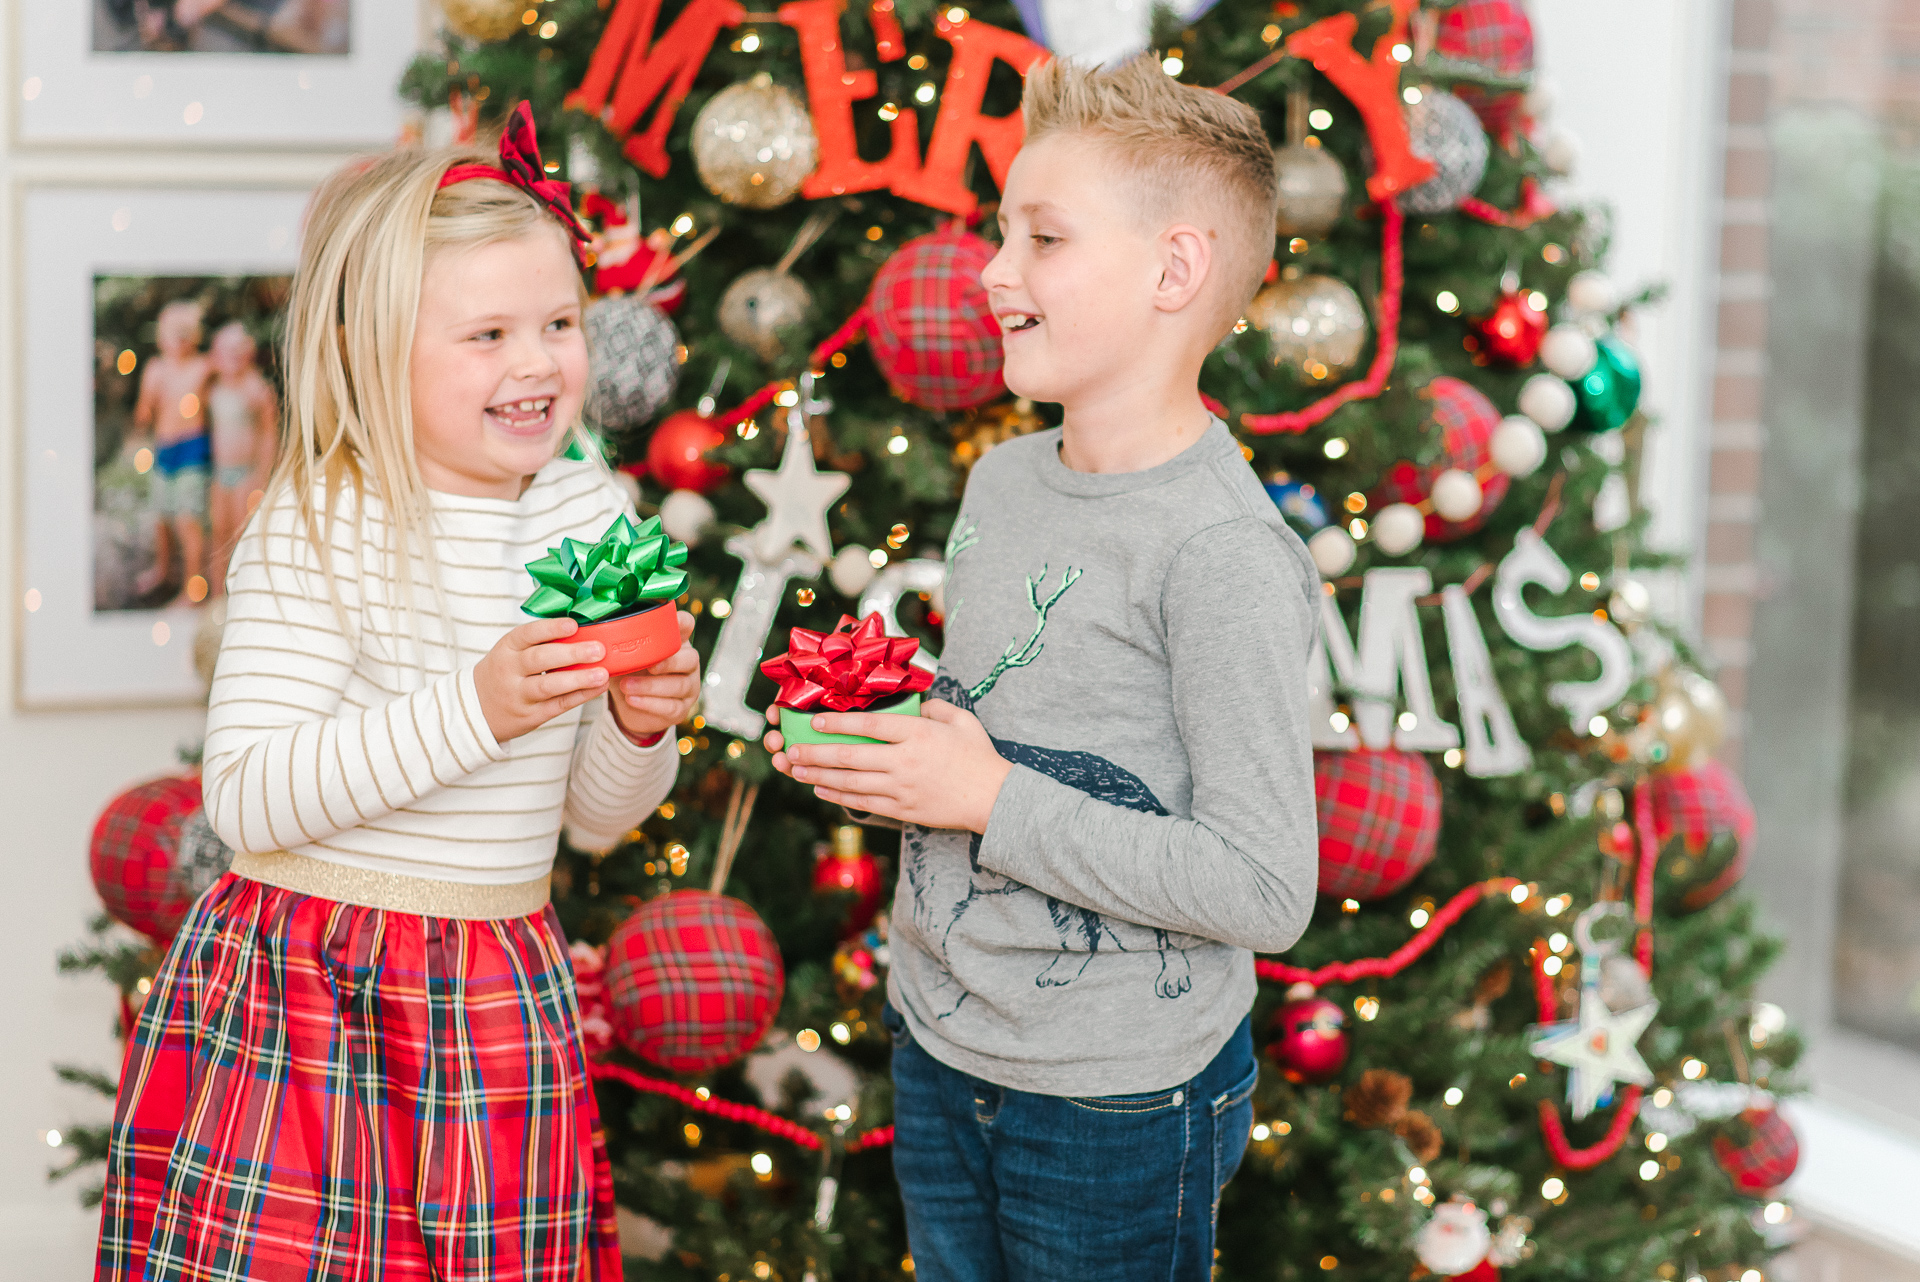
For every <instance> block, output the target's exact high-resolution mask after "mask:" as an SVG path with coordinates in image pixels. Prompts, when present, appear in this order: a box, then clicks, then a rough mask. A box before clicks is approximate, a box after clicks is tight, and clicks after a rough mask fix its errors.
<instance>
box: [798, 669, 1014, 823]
mask: <svg viewBox="0 0 1920 1282" xmlns="http://www.w3.org/2000/svg"><path fill="white" fill-rule="evenodd" d="M767 716H768V720H778V717H779V713H778V710H777V709H772V708H770V709H768V711H767ZM813 725H814V729H816V730H821V731H825V732H826V733H828V734H857V735H865V736H866V737H867V738H869V739H881V740H885V742H884V743H878V744H865V743H797V744H794V745H793V746H792V747H786V745H785V740H784V739H783V738H782V736H781V734H780V732H779V731H778V730H773V731H769V732H768V733H767V736H766V739H765V743H766V746H767V750H768V751H769V752H771V753H773V765H774V769H776V770H778V771H780V772H781V773H782V774H785V775H791V776H792V777H793V778H795V779H797V780H799V781H800V782H801V783H806V784H812V785H813V791H814V794H815V795H816V796H818V797H819V798H820V800H822V801H827V802H832V803H833V804H835V805H841V806H845V807H847V809H849V810H865V811H869V812H871V813H873V814H876V815H885V816H886V817H888V818H889V819H899V820H902V821H904V822H906V823H911V824H918V825H919V826H920V827H922V828H962V829H965V830H967V831H969V832H979V833H984V832H985V831H986V830H987V819H988V818H989V817H990V816H991V815H992V814H993V803H994V801H995V800H996V799H997V798H998V797H999V796H1000V785H1001V784H1002V783H1003V782H1004V781H1005V780H1006V777H1007V774H1008V772H1009V771H1011V770H1012V769H1013V765H1012V763H1010V762H1009V761H1007V759H1006V758H1005V757H1002V756H1001V755H1000V754H999V753H998V752H996V751H994V747H993V740H992V739H991V738H989V737H988V736H987V729H986V727H985V726H983V725H981V724H980V719H979V718H978V717H976V716H974V715H973V714H972V713H971V712H962V711H961V710H960V709H959V708H956V707H954V706H953V705H952V704H951V703H948V702H947V701H946V700H944V699H928V700H927V701H926V702H924V703H922V704H921V705H920V715H919V716H917V717H903V716H900V715H898V714H897V713H873V712H820V713H815V714H814V718H813Z"/></svg>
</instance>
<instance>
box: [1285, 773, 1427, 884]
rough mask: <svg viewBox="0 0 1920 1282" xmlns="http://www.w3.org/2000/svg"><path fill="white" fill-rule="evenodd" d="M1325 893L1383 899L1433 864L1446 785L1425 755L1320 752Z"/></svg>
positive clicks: (1316, 784)
mask: <svg viewBox="0 0 1920 1282" xmlns="http://www.w3.org/2000/svg"><path fill="white" fill-rule="evenodd" d="M1313 792H1314V796H1315V798H1317V800H1318V810H1319V815H1320V893H1321V894H1323V895H1335V896H1338V897H1339V898H1342V899H1380V898H1382V897H1384V896H1387V895H1391V894H1392V893H1393V892H1394V891H1396V890H1399V889H1400V888H1401V887H1403V886H1405V885H1406V884H1407V883H1408V882H1410V881H1412V880H1413V879H1414V878H1415V877H1417V876H1419V874H1420V870H1421V869H1422V868H1425V867H1426V866H1427V865H1428V864H1429V863H1432V862H1433V852H1434V847H1435V846H1436V845H1437V844H1438V842H1439V840H1440V783H1439V781H1438V780H1436V779H1435V778H1434V777H1433V767H1432V766H1430V765H1428V764H1427V759H1426V758H1425V757H1423V756H1421V755H1420V754H1419V753H1417V752H1394V751H1387V752H1316V753H1314V754H1313Z"/></svg>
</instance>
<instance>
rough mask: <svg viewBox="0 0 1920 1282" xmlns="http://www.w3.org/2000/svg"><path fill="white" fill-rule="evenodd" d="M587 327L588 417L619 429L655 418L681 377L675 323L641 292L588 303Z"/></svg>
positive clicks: (623, 429)
mask: <svg viewBox="0 0 1920 1282" xmlns="http://www.w3.org/2000/svg"><path fill="white" fill-rule="evenodd" d="M586 327H587V350H588V351H589V352H591V353H592V356H593V365H592V369H593V377H592V378H591V379H589V380H588V383H587V417H588V418H589V419H590V420H591V421H593V422H595V423H598V424H599V425H600V426H601V427H604V428H608V429H610V430H612V431H616V432H619V431H627V430H630V429H632V428H636V427H640V426H642V425H643V424H646V423H648V422H650V421H652V419H653V416H654V415H655V414H658V413H659V412H660V409H661V407H662V406H664V405H665V404H666V403H667V401H668V400H669V399H671V398H672V396H673V389H674V388H675V387H676V386H678V385H679V382H680V363H679V362H678V361H677V360H675V359H674V348H676V347H678V346H679V344H680V335H679V334H678V333H677V332H675V330H674V328H673V322H672V321H670V320H668V319H667V317H666V314H665V313H664V312H662V311H661V310H660V309H659V308H658V307H655V306H653V305H652V304H651V303H649V302H647V301H646V299H644V298H642V297H641V296H640V295H638V294H622V295H620V296H619V297H617V298H603V299H601V300H600V301H599V302H597V303H595V304H593V306H591V307H589V308H587V315H586Z"/></svg>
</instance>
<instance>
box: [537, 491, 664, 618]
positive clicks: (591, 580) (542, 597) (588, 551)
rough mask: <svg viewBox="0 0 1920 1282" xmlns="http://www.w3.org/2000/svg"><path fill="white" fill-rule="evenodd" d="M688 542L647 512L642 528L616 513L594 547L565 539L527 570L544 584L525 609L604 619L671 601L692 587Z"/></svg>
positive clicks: (555, 615)
mask: <svg viewBox="0 0 1920 1282" xmlns="http://www.w3.org/2000/svg"><path fill="white" fill-rule="evenodd" d="M686 563H687V545H686V544H684V543H677V542H675V541H674V540H672V539H670V538H668V537H667V535H666V532H665V531H663V530H662V529H661V528H660V518H659V517H657V516H652V517H648V518H647V519H646V520H645V521H642V522H641V523H640V527H639V528H638V529H635V528H634V525H633V522H631V521H629V520H627V518H626V517H625V516H621V517H619V518H617V519H616V520H615V521H614V523H613V524H612V525H610V526H608V527H607V532H606V533H605V534H603V535H601V536H600V541H599V542H598V543H595V544H593V545H591V546H589V545H587V544H585V543H582V542H580V541H579V540H578V539H562V540H560V546H559V547H557V548H548V549H547V554H546V555H545V556H543V557H541V558H540V559H539V560H538V561H529V562H527V573H529V574H531V575H532V576H533V579H534V582H536V583H538V584H539V585H540V586H539V587H537V588H535V589H534V590H533V595H532V596H530V597H528V598H527V600H526V603H525V604H524V605H522V606H521V607H520V608H521V609H522V610H525V611H526V612H527V613H528V614H533V615H538V616H539V617H541V618H543V619H557V618H559V617H560V616H561V615H563V614H566V615H571V616H572V617H573V618H574V619H575V620H577V621H578V622H581V623H599V622H602V621H603V620H606V619H613V618H618V617H619V616H621V615H623V614H634V613H637V612H638V611H640V610H643V609H646V608H647V607H648V606H653V605H658V604H660V603H661V602H663V601H671V600H673V599H674V598H675V597H677V596H679V595H680V594H681V593H682V592H685V591H686V590H687V572H686V571H685V570H683V569H681V568H680V567H681V566H683V565H685V564H686Z"/></svg>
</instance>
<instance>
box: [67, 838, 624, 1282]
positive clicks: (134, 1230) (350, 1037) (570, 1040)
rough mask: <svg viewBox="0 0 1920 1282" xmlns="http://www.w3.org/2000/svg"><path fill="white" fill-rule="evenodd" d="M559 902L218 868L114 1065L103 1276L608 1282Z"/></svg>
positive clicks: (607, 1178)
mask: <svg viewBox="0 0 1920 1282" xmlns="http://www.w3.org/2000/svg"><path fill="white" fill-rule="evenodd" d="M620 1276H621V1267H620V1248H619V1242H618V1239H617V1237H616V1235H615V1227H614V1216H613V1182H612V1176H611V1172H610V1171H609V1168H608V1166H607V1156H606V1146H605V1143H604V1138H603V1135H602V1132H601V1129H600V1115H599V1112H598V1109H597V1108H596V1106H595V1104H594V1098H593V1088H592V1084H591V1082H590V1081H589V1079H588V1076H587V1069H586V1061H585V1058H584V1056H583V1054H582V1052H581V1046H580V1017H579V1012H578V1010H577V1007H576V1002H575V997H574V987H573V969H572V965H571V963H570V962H569V960H568V955H567V945H566V940H565V938H564V936H563V935H562V934H561V931H560V923H559V920H558V919H557V918H556V917H555V916H554V914H553V910H552V909H551V908H548V909H547V910H545V911H544V912H541V913H536V914H533V915H531V916H527V917H519V918H513V919H510V920H505V921H461V920H456V919H452V918H443V917H422V916H418V915H410V914H405V913H397V912H383V911H381V910H379V909H375V908H359V907H355V906H352V905H348V904H339V903H334V902H332V901H330V900H326V899H317V898H314V897H312V896H309V895H302V894H298V893H296V892H294V891H290V890H281V889H279V888H277V887H273V886H264V885H261V884H260V883H259V882H255V881H251V880H248V879H246V878H244V877H237V876H234V875H233V874H231V873H229V874H227V875H226V876H223V877H222V878H221V879H220V880H219V882H217V883H216V884H215V885H214V886H213V887H212V888H211V889H209V890H208V891H207V893H206V894H205V895H204V896H203V897H202V898H201V899H200V900H199V902H198V903H196V904H195V905H194V908H193V911H192V913H191V914H190V915H189V916H188V918H187V920H186V923H185V924H184V925H183V926H182V927H181V928H180V932H179V933H178V934H177V935H175V936H174V940H173V944H172V946H171V947H170V948H169V949H168V950H167V956H166V960H165V961H163V962H162V963H161V966H160V972H159V974H158V975H157V976H156V977H155V979H154V986H153V990H152V992H151V993H149V994H148V997H147V1001H146V1004H145V1006H144V1008H143V1009H142V1011H141V1014H140V1020H139V1023H138V1026H137V1027H136V1029H135V1031H134V1036H133V1043H132V1045H131V1047H130V1048H129V1051H128V1056H127V1062H126V1067H125V1069H124V1070H123V1071H122V1074H121V1079H120V1099H119V1104H118V1106H117V1107H116V1109H115V1116H114V1125H113V1136H112V1142H111V1147H110V1150H109V1153H108V1157H107V1187H106V1202H105V1206H104V1208H103V1212H102V1217H101V1223H100V1253H99V1263H98V1270H97V1273H96V1278H97V1279H99V1282H147V1280H149V1279H151V1280H153V1282H159V1280H160V1279H167V1280H169V1282H172V1280H173V1279H181V1280H186V1282H194V1280H198V1279H213V1278H221V1279H229V1278H236V1277H244V1278H250V1279H268V1280H273V1279H300V1280H301V1282H336V1280H338V1282H346V1280H347V1279H354V1280H356V1282H363V1280H364V1282H410V1280H411V1279H435V1280H436V1282H438V1280H440V1279H447V1280H449V1282H452V1280H467V1279H470V1280H471V1282H483V1280H484V1282H494V1280H496V1279H500V1280H505V1279H513V1280H515V1282H535V1280H538V1282H618V1279H619V1278H620Z"/></svg>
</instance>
